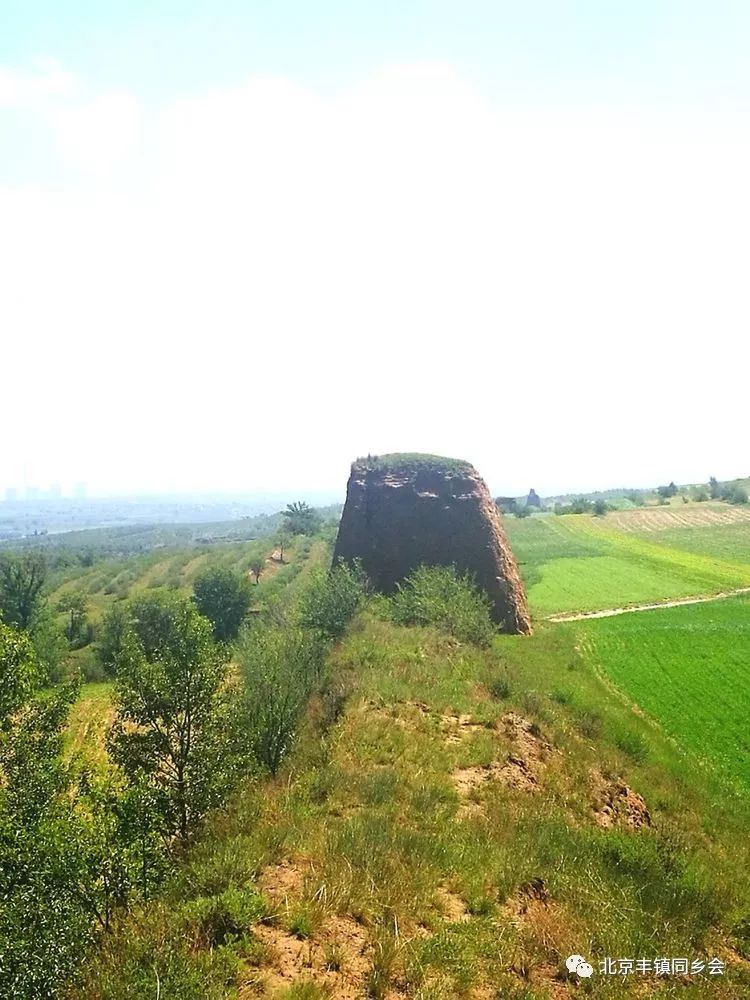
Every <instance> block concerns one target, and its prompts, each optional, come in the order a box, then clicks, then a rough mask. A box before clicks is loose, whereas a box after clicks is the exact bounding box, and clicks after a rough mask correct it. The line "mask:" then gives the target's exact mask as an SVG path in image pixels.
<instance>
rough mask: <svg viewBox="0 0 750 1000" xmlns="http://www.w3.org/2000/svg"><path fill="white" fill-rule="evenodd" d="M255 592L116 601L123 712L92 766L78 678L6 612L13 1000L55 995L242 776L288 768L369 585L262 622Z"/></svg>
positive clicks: (1, 830) (234, 577) (237, 582)
mask: <svg viewBox="0 0 750 1000" xmlns="http://www.w3.org/2000/svg"><path fill="white" fill-rule="evenodd" d="M248 586H249V585H248V581H247V579H246V578H243V577H242V576H241V575H240V574H232V573H231V572H229V571H226V570H218V569H216V570H212V571H211V572H210V573H208V574H206V575H205V576H204V577H203V578H202V579H201V581H200V584H199V585H196V593H195V594H194V596H193V597H192V598H184V597H180V596H178V595H175V594H174V593H170V592H164V593H159V592H154V593H152V594H149V595H148V596H143V597H139V598H136V599H135V600H132V601H128V602H118V604H117V605H115V609H113V611H112V612H111V614H110V616H108V621H107V623H106V629H105V630H104V633H103V636H102V655H103V656H105V657H106V658H107V661H108V663H109V666H110V669H111V671H112V673H113V676H114V679H115V694H114V710H115V719H114V722H113V724H112V726H111V728H110V730H109V732H108V734H107V740H106V750H107V764H106V766H104V767H102V768H100V769H98V770H96V771H94V770H91V769H90V768H88V767H82V766H80V765H76V763H75V762H74V761H71V760H69V759H67V758H66V757H65V755H64V754H63V738H64V733H65V726H66V720H67V716H68V711H69V708H70V706H71V704H72V703H73V701H74V700H75V698H76V696H77V684H76V682H70V683H67V684H63V685H58V686H57V687H55V688H53V689H49V688H48V687H47V688H45V684H46V681H47V676H46V671H45V668H44V666H43V665H42V664H41V663H40V660H39V657H38V655H37V652H36V649H35V645H34V641H33V638H32V635H31V630H32V628H33V619H34V614H33V613H31V614H29V613H28V612H29V607H28V606H26V608H25V610H23V609H22V608H21V607H20V606H19V607H18V608H16V607H15V606H12V607H11V611H10V615H9V616H10V617H13V618H14V619H15V620H14V621H13V623H12V624H11V623H8V624H3V625H2V626H0V899H2V906H0V995H2V996H4V997H5V996H7V997H13V998H15V997H18V998H21V997H24V998H27V997H36V996H39V997H48V996H49V997H52V996H54V995H56V993H57V991H58V990H59V989H60V987H61V986H62V985H63V984H64V982H65V980H66V978H67V977H69V976H70V974H71V973H72V970H73V968H74V966H75V965H76V963H77V962H78V961H79V959H80V955H81V953H82V952H83V951H85V949H86V947H87V946H88V945H89V944H90V942H91V941H92V940H93V939H94V937H95V935H96V929H97V927H98V928H101V929H103V930H104V929H107V928H108V927H109V926H110V924H111V921H112V917H113V915H114V914H115V913H116V912H117V910H118V908H121V907H123V906H125V905H126V904H128V903H129V902H131V901H132V900H133V899H135V898H144V897H148V896H149V895H150V894H151V893H153V891H154V889H155V887H156V886H158V885H159V883H160V882H161V881H162V879H163V878H164V876H165V874H166V873H167V872H168V870H169V868H170V866H171V864H172V863H173V862H174V860H175V858H176V857H177V856H178V855H179V852H180V851H181V850H182V848H183V845H185V844H186V843H187V842H188V841H189V840H190V839H191V837H192V836H193V834H194V832H195V831H196V829H197V827H198V825H199V823H200V820H201V818H202V817H203V816H204V815H205V813H206V812H207V811H208V810H210V809H212V808H214V807H216V806H218V805H220V804H221V803H222V802H223V801H224V800H225V798H226V796H227V795H228V794H229V792H230V791H231V789H232V788H233V787H234V786H235V785H236V784H237V782H238V781H239V780H241V779H243V777H245V776H248V775H250V776H252V775H257V774H259V773H261V772H262V771H270V772H272V773H275V772H276V771H277V770H278V768H279V767H280V766H281V763H282V761H283V759H284V756H285V754H286V753H287V752H288V750H289V748H290V747H291V745H292V744H293V741H294V737H295V734H296V730H297V727H298V725H299V720H300V718H301V717H302V714H303V711H304V706H305V704H306V703H307V700H308V699H309V696H310V693H311V692H312V691H313V690H314V689H315V687H316V686H317V685H320V684H321V683H322V682H323V679H324V675H325V662H326V658H325V653H326V649H327V645H328V643H329V642H330V641H331V639H332V638H334V637H336V636H337V635H339V634H341V632H342V631H343V629H344V628H345V627H346V623H347V621H348V619H349V618H350V617H351V615H352V614H353V613H354V611H355V610H356V608H357V606H358V604H359V602H360V601H361V599H362V595H363V593H364V590H363V584H362V581H361V579H359V577H358V576H357V575H356V574H355V573H352V571H350V570H348V569H345V568H343V567H339V568H336V569H335V570H332V571H331V572H330V573H320V574H318V575H314V576H313V578H311V579H310V581H309V583H308V585H307V586H306V587H305V588H303V589H302V591H301V596H300V597H299V598H298V599H297V600H296V601H295V603H293V604H290V603H288V602H286V603H285V602H284V601H283V600H280V601H277V603H276V604H274V605H273V606H272V607H269V608H267V609H265V611H264V612H262V613H260V614H252V615H247V597H248ZM250 586H251V585H250ZM29 593H30V594H31V591H29ZM41 594H42V588H39V589H38V591H37V594H36V597H35V598H34V600H37V601H38V600H40V599H41V597H40V595H41ZM21 603H23V602H21ZM32 604H33V601H32ZM3 607H5V606H3ZM5 613H6V614H8V612H5ZM347 616H348V617H347Z"/></svg>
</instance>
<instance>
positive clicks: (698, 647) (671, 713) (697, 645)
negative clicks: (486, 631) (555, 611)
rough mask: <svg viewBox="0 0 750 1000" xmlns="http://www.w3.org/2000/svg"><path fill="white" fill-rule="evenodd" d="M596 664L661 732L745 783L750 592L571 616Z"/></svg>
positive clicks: (749, 758) (749, 773)
mask: <svg viewBox="0 0 750 1000" xmlns="http://www.w3.org/2000/svg"><path fill="white" fill-rule="evenodd" d="M578 626H579V628H580V633H581V635H582V636H583V637H585V643H584V647H585V649H586V651H587V655H588V656H590V657H591V659H592V662H594V663H596V664H598V665H600V666H601V668H602V669H603V670H604V671H605V672H606V673H607V675H608V676H609V677H611V678H612V680H613V681H614V682H615V683H616V684H617V686H618V687H619V688H620V689H621V690H623V691H625V692H626V693H627V694H628V696H629V697H630V698H632V699H633V701H635V702H637V703H638V705H640V706H641V707H642V708H643V709H645V711H647V712H648V713H649V714H650V715H651V716H652V717H653V718H655V719H658V720H659V722H660V723H661V724H662V725H663V726H664V728H665V730H666V731H667V732H668V733H671V734H672V735H673V736H675V737H677V739H678V740H679V741H680V743H681V744H682V745H683V746H685V747H688V748H689V749H690V750H692V751H693V752H694V753H695V754H696V755H697V756H699V757H701V758H703V759H704V760H706V761H707V762H709V763H710V764H712V765H714V764H716V765H719V766H720V767H721V768H722V769H723V770H724V771H725V772H726V773H727V774H729V775H730V776H731V777H732V778H734V779H735V780H737V781H739V782H741V783H742V784H743V785H744V787H745V788H746V789H748V790H749V791H750V673H749V669H750V668H749V667H748V664H750V600H748V598H745V597H736V598H730V599H728V600H726V601H716V602H714V603H711V604H697V605H691V606H689V607H682V608H669V609H665V610H663V611H648V612H644V613H642V614H636V615H623V616H621V617H619V618H617V619H613V618H609V619H598V620H595V621H587V622H585V623H584V622H581V623H578Z"/></svg>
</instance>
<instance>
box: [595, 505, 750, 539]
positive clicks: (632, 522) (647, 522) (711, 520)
mask: <svg viewBox="0 0 750 1000" xmlns="http://www.w3.org/2000/svg"><path fill="white" fill-rule="evenodd" d="M607 521H608V523H610V524H614V525H615V526H616V527H617V529H618V530H619V531H624V532H633V533H635V534H641V533H644V532H645V533H648V534H650V533H651V532H660V531H667V530H669V529H675V528H689V529H693V528H712V527H715V526H719V525H728V524H747V523H748V522H749V521H750V509H749V508H747V507H728V506H727V505H726V504H721V505H718V504H715V505H710V504H707V503H706V504H703V503H701V504H686V505H685V506H684V507H683V506H681V507H647V508H645V509H637V510H619V511H614V512H613V513H611V514H608V515H607Z"/></svg>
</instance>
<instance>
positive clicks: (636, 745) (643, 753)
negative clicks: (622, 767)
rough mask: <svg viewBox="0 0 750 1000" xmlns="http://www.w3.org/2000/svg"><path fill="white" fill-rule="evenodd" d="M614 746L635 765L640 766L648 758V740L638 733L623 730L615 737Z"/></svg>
mask: <svg viewBox="0 0 750 1000" xmlns="http://www.w3.org/2000/svg"><path fill="white" fill-rule="evenodd" d="M615 745H616V746H617V747H618V748H619V749H620V750H622V752H623V753H624V754H626V755H627V756H628V757H630V759H631V760H632V761H634V762H635V763H636V764H642V763H643V762H644V761H645V760H646V758H647V757H648V753H649V747H648V740H646V738H645V737H644V736H642V735H641V734H640V733H634V732H631V731H630V730H623V732H621V733H618V734H617V736H616V737H615Z"/></svg>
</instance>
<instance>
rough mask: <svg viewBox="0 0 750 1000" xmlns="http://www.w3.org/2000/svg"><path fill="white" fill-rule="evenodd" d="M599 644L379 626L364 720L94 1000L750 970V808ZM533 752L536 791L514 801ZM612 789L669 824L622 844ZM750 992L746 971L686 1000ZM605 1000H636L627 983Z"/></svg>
mask: <svg viewBox="0 0 750 1000" xmlns="http://www.w3.org/2000/svg"><path fill="white" fill-rule="evenodd" d="M578 636H579V633H578V632H577V631H576V630H575V629H574V628H573V627H572V626H555V627H552V626H542V627H541V628H540V629H539V630H538V631H537V634H536V635H535V636H533V637H531V638H529V639H518V638H517V637H501V638H499V639H498V640H496V642H495V645H494V647H493V649H491V650H488V651H482V650H479V649H477V648H475V647H471V646H466V645H462V644H459V643H457V642H456V641H455V640H454V639H452V638H448V637H446V636H444V635H440V634H439V633H436V632H435V631H433V630H431V629H418V628H400V627H398V626H395V625H392V624H388V623H385V622H382V621H379V620H376V619H374V618H372V617H371V616H370V615H368V614H364V615H363V616H362V617H361V618H360V619H359V621H358V622H357V623H355V627H354V628H353V630H352V631H351V633H350V635H349V636H348V637H347V638H346V639H345V641H344V642H343V643H342V644H341V645H340V647H339V648H338V650H337V651H336V653H335V655H334V681H335V683H334V689H333V690H336V691H343V690H346V691H347V692H348V698H347V703H346V708H345V710H344V711H343V714H342V715H341V716H340V717H339V718H338V720H336V713H332V712H331V710H330V708H331V705H330V703H329V702H328V701H327V700H326V699H325V698H324V699H323V700H322V701H321V702H320V703H318V704H316V705H314V706H313V707H312V709H311V713H310V716H309V718H308V722H307V728H306V732H305V734H304V736H303V738H302V740H301V743H300V745H299V747H298V750H297V751H296V752H295V754H294V755H293V756H292V758H291V759H290V760H289V763H288V766H287V768H286V770H285V772H284V773H283V774H281V775H280V776H279V778H278V779H276V780H275V781H268V782H267V783H266V784H265V785H258V784H253V785H248V786H247V788H246V789H245V790H244V791H243V792H241V793H240V794H239V795H238V796H237V798H236V800H235V801H234V802H233V804H232V805H231V806H230V808H229V809H227V810H226V811H225V812H223V813H222V814H220V815H216V816H215V817H214V818H213V819H212V820H211V821H210V822H209V824H208V825H207V827H206V829H205V831H204V835H203V836H202V838H201V839H200V841H199V842H198V843H197V844H196V845H195V847H194V848H193V850H192V851H191V853H190V854H189V856H188V857H187V858H186V861H185V864H184V866H183V867H182V868H181V870H180V872H179V873H178V874H177V876H176V878H175V880H174V882H173V883H172V884H171V886H170V887H169V888H168V890H167V892H166V894H165V896H164V897H163V898H162V899H161V900H159V901H156V902H154V903H152V904H150V905H148V906H147V907H145V908H144V909H143V911H142V912H140V913H137V914H134V915H133V916H131V917H130V918H129V919H128V920H127V925H126V926H125V927H122V928H120V931H119V933H118V934H117V935H116V936H115V937H113V938H111V939H110V941H109V943H108V944H107V946H106V948H105V949H104V950H103V952H102V953H101V954H100V956H99V958H98V960H97V961H96V962H95V963H94V965H93V966H91V967H90V968H89V970H88V973H87V978H86V981H85V984H84V986H83V987H82V988H81V991H80V992H79V993H78V994H77V995H78V996H80V997H83V996H85V997H86V998H87V1000H122V998H126V1000H140V998H144V1000H145V998H146V997H152V996H154V995H156V990H157V983H158V984H159V989H160V991H161V995H162V996H175V997H177V996H179V997H180V998H181V1000H192V998H196V1000H198V998H201V1000H219V998H221V997H224V998H232V997H234V998H250V997H263V996H266V997H277V998H282V997H283V998H287V1000H292V998H297V1000H299V998H303V997H304V998H307V1000H316V998H317V1000H321V998H323V997H341V998H343V997H347V998H354V997H360V996H369V997H370V998H385V997H396V996H411V997H415V998H417V997H418V998H421V1000H427V998H432V1000H454V998H458V997H488V998H497V997H503V998H508V1000H543V998H549V997H551V996H555V997H564V996H574V995H578V994H579V993H580V989H579V987H578V985H577V984H574V983H572V982H570V983H568V982H566V980H565V976H564V964H563V963H564V958H565V956H566V955H568V954H570V953H571V952H578V953H582V954H586V955H588V956H591V957H592V958H593V959H594V960H595V961H596V960H598V959H600V958H602V957H604V956H606V955H615V956H624V955H633V956H637V955H645V956H648V957H651V956H654V955H655V954H657V953H658V954H659V955H661V954H666V955H681V954H687V955H696V954H704V953H705V954H709V955H711V954H714V953H720V954H722V955H725V956H727V957H729V956H730V954H731V953H730V952H729V951H727V947H728V945H730V944H731V945H732V946H733V947H742V948H745V947H748V948H750V940H748V941H747V942H745V941H744V938H742V936H741V930H737V928H741V926H742V924H741V921H742V917H743V915H746V914H748V913H750V896H748V892H749V891H750V890H749V889H748V885H747V881H746V879H744V878H743V877H742V876H743V872H745V871H746V870H747V866H748V864H750V855H749V854H748V851H749V850H750V848H749V847H748V841H747V838H746V832H747V829H748V825H750V815H749V807H748V803H747V800H745V801H742V800H739V799H736V798H733V799H732V800H731V801H729V802H728V801H727V800H726V799H725V798H724V795H725V789H724V788H723V787H720V785H716V784H712V783H711V782H710V781H709V780H708V778H707V777H705V776H704V775H702V774H701V773H697V774H696V773H693V771H692V770H691V767H690V764H689V762H686V760H685V759H684V757H682V756H681V755H680V754H679V753H678V752H677V751H676V750H675V749H674V748H673V746H672V744H671V743H670V742H669V741H668V740H666V739H665V738H664V737H662V736H661V735H660V733H659V732H658V730H656V729H655V728H654V727H653V726H652V725H651V724H650V723H649V722H648V721H647V720H646V719H643V718H641V717H639V716H638V715H636V714H635V713H633V712H632V710H631V709H630V708H629V707H628V706H627V705H625V704H624V703H622V702H621V701H619V700H618V699H617V698H613V696H612V693H611V691H610V690H609V688H608V687H607V685H606V684H605V683H604V682H603V681H602V679H601V678H600V677H599V676H598V675H597V673H596V672H595V670H594V669H593V666H592V664H591V661H590V660H589V659H588V657H587V656H586V655H585V653H584V654H582V653H581V652H580V651H579V650H578V649H577V640H578ZM509 713H513V715H512V718H520V719H522V720H523V721H524V723H525V724H527V725H528V727H529V728H528V730H526V732H527V738H528V741H529V742H528V744H527V745H526V747H525V749H519V747H518V745H517V744H516V741H515V740H514V738H513V737H512V736H511V735H509V731H508V728H507V723H506V722H504V720H505V719H507V717H508V716H509ZM534 747H536V748H537V750H538V751H539V754H538V755H537V756H535V751H534ZM542 748H546V749H542ZM519 754H525V755H526V756H527V758H528V760H529V766H530V767H531V768H532V769H533V771H534V773H535V781H534V783H533V785H525V786H524V785H520V786H514V785H513V783H510V782H507V781H504V780H503V779H502V774H503V771H502V768H504V767H508V766H511V765H510V761H511V757H513V756H515V757H518V756H519ZM594 774H600V775H602V776H617V778H618V779H624V780H625V781H627V782H628V784H629V785H630V786H631V787H633V788H635V789H637V791H639V792H640V793H641V794H642V795H643V796H644V797H645V799H646V802H647V804H648V808H649V810H650V813H651V823H652V825H651V826H650V827H644V828H642V829H640V830H631V829H629V828H628V826H627V825H626V824H620V823H617V824H615V825H613V826H612V827H610V828H608V829H606V828H603V827H602V826H601V824H600V823H599V822H598V821H597V814H596V811H595V784H592V780H593V779H592V775H594ZM472 776H474V778H476V781H474V780H473V779H472V780H470V778H471V777H472ZM627 985H630V986H632V984H627ZM663 985H664V989H663V991H660V994H659V995H664V996H667V995H672V994H671V993H670V992H669V991H670V990H673V989H675V988H677V987H676V986H675V984H673V983H664V984H663ZM747 989H750V976H749V975H748V972H747V969H746V968H743V966H742V964H741V962H739V961H733V962H731V965H730V969H729V972H728V974H727V976H726V977H722V978H721V979H720V980H716V979H712V980H711V981H708V978H707V977H703V979H702V980H701V978H700V977H697V978H696V979H695V980H694V981H693V982H692V983H689V984H688V983H685V984H682V985H681V986H680V996H686V997H690V998H708V997H725V998H727V1000H730V998H738V997H740V996H742V995H744V994H743V991H746V990H747ZM586 992H587V995H590V996H594V997H607V998H616V997H622V996H628V995H632V993H631V990H630V989H627V988H626V985H625V984H623V982H622V981H621V980H618V979H617V978H616V977H613V980H612V981H611V982H605V981H603V980H602V979H601V978H599V979H598V980H596V981H594V982H592V983H591V984H590V989H587V990H586Z"/></svg>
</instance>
